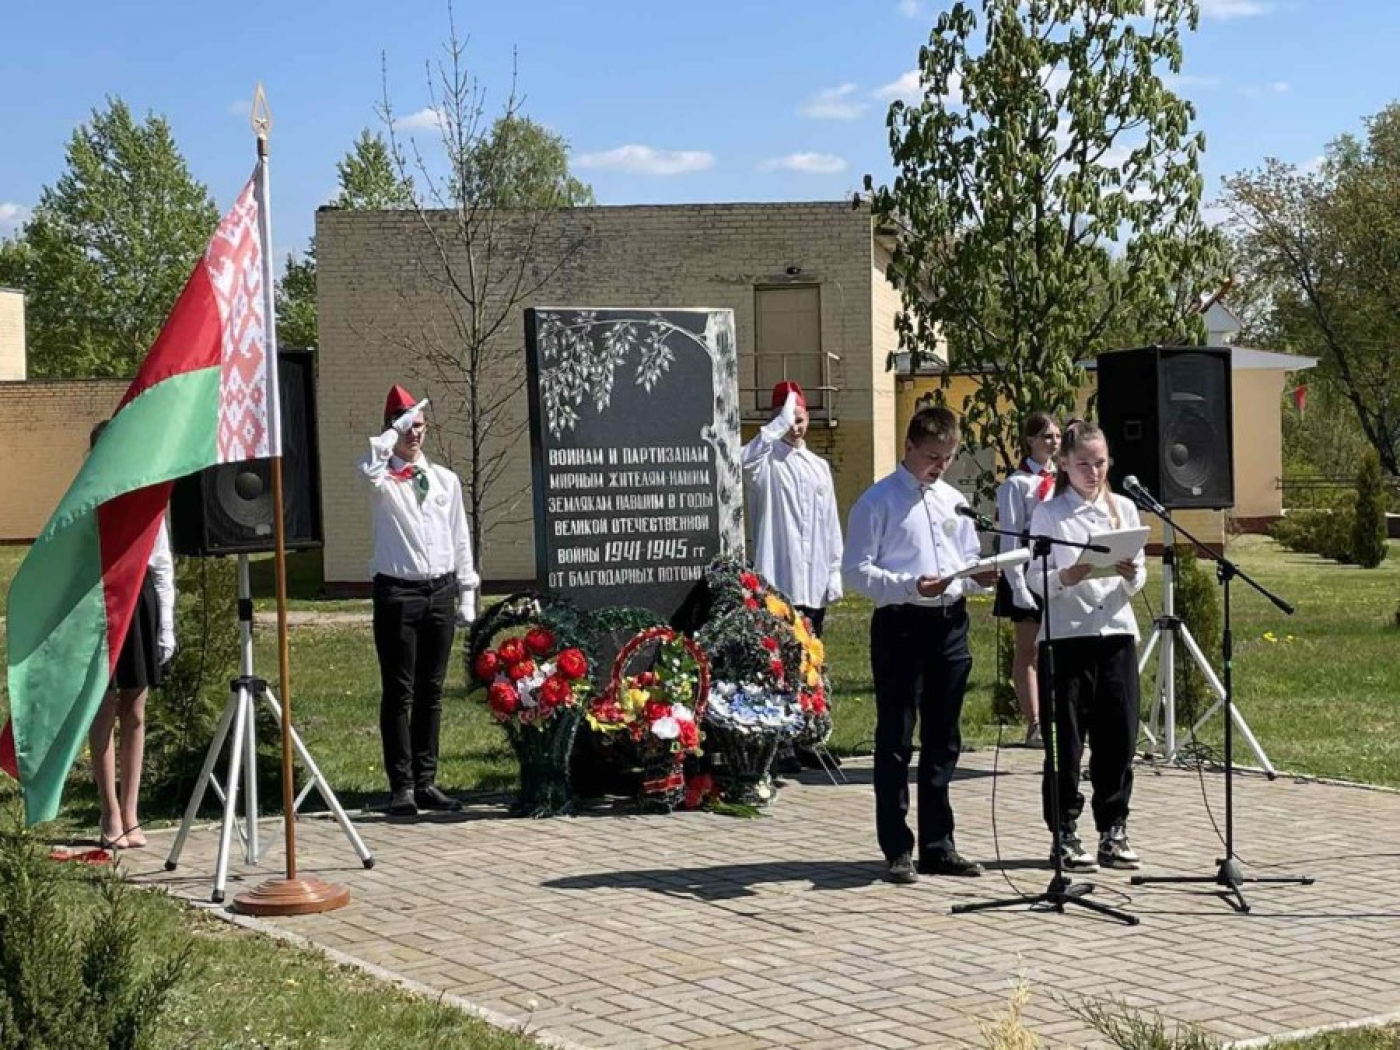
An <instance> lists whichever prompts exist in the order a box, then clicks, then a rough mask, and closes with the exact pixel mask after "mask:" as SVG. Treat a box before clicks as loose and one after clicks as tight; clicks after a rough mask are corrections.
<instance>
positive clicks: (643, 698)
mask: <svg viewBox="0 0 1400 1050" xmlns="http://www.w3.org/2000/svg"><path fill="white" fill-rule="evenodd" d="M650 697H651V694H650V693H648V692H647V691H646V690H645V689H637V688H632V689H629V690H627V695H626V697H624V699H623V703H622V706H623V707H625V708H626V709H627V710H629V711H640V710H641V709H642V708H644V707H646V705H647V700H648V699H650Z"/></svg>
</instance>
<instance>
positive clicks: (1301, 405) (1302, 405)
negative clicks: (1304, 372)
mask: <svg viewBox="0 0 1400 1050" xmlns="http://www.w3.org/2000/svg"><path fill="white" fill-rule="evenodd" d="M1293 407H1294V408H1296V409H1297V410H1298V415H1300V416H1301V415H1302V414H1303V410H1304V409H1306V408H1307V407H1308V388H1307V387H1306V386H1295V387H1294V388H1293Z"/></svg>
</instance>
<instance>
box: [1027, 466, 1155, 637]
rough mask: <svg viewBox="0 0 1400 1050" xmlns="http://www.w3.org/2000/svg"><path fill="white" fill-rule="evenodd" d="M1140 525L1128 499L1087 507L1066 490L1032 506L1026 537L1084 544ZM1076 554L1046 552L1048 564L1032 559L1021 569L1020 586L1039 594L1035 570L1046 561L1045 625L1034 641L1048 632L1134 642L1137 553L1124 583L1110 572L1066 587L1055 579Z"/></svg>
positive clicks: (1141, 576) (1140, 567)
mask: <svg viewBox="0 0 1400 1050" xmlns="http://www.w3.org/2000/svg"><path fill="white" fill-rule="evenodd" d="M1109 499H1111V500H1113V506H1114V508H1115V509H1116V510H1117V512H1118V516H1117V517H1118V520H1117V522H1116V523H1115V522H1114V520H1113V517H1111V516H1110V514H1109V511H1108V503H1107V500H1109ZM1140 524H1141V522H1140V521H1139V520H1138V512H1137V507H1136V506H1134V505H1133V503H1132V501H1131V500H1128V499H1126V498H1124V497H1123V496H1116V495H1113V494H1112V493H1109V494H1107V495H1106V496H1105V495H1100V496H1099V497H1098V499H1096V500H1095V501H1094V502H1092V503H1090V502H1088V501H1087V500H1085V499H1084V497H1083V496H1081V495H1079V493H1078V492H1076V491H1075V490H1074V489H1073V488H1072V487H1071V488H1067V489H1065V491H1064V492H1062V493H1060V495H1058V496H1056V497H1055V498H1054V499H1050V500H1046V501H1045V502H1044V503H1042V504H1040V505H1039V506H1037V507H1036V508H1035V512H1034V513H1033V514H1032V515H1031V531H1032V532H1036V533H1043V534H1044V535H1046V536H1054V537H1057V538H1059V539H1064V540H1073V541H1074V542H1076V543H1088V542H1089V541H1090V539H1091V537H1093V536H1094V535H1095V534H1096V533H1103V532H1110V531H1113V530H1115V529H1135V528H1137V527H1138V526H1139V525H1140ZM1079 554H1080V551H1079V549H1078V548H1075V547H1059V546H1056V547H1052V548H1051V550H1050V555H1049V558H1048V559H1041V558H1036V559H1032V560H1031V562H1030V563H1029V564H1028V566H1027V568H1026V582H1027V583H1028V584H1030V587H1031V590H1033V591H1035V592H1036V593H1037V594H1041V593H1042V591H1043V590H1044V582H1043V581H1044V577H1043V576H1042V568H1041V566H1042V563H1043V562H1044V561H1046V560H1048V561H1049V562H1050V578H1049V582H1050V593H1049V594H1048V595H1046V596H1045V597H1046V598H1047V601H1046V613H1045V623H1043V624H1041V628H1040V637H1041V638H1042V639H1044V638H1045V637H1046V630H1047V628H1048V629H1049V631H1050V632H1051V634H1050V637H1052V638H1056V639H1060V638H1091V637H1094V636H1096V635H1110V634H1129V635H1132V636H1133V638H1134V639H1137V638H1140V637H1141V635H1140V634H1139V633H1138V625H1137V617H1136V616H1134V615H1133V606H1132V599H1133V595H1135V594H1137V592H1138V591H1140V590H1142V586H1143V584H1144V583H1146V582H1147V558H1146V556H1145V554H1144V553H1143V552H1142V551H1138V552H1137V556H1136V557H1134V558H1133V565H1134V566H1135V567H1136V569H1135V571H1134V573H1133V577H1132V579H1130V580H1125V579H1124V578H1123V577H1122V576H1119V575H1118V573H1117V571H1116V570H1115V571H1114V572H1113V573H1112V575H1109V576H1101V577H1098V578H1095V579H1088V580H1081V581H1080V582H1079V583H1076V584H1075V585H1073V586H1072V587H1067V586H1065V584H1064V583H1063V582H1062V581H1061V580H1060V574H1059V570H1060V569H1066V568H1069V566H1071V565H1073V564H1074V563H1075V562H1076V561H1078V560H1079Z"/></svg>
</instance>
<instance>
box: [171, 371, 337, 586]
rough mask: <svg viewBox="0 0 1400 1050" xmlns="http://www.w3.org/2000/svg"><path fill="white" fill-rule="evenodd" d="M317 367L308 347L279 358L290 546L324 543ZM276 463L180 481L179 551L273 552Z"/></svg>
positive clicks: (258, 462) (175, 519)
mask: <svg viewBox="0 0 1400 1050" xmlns="http://www.w3.org/2000/svg"><path fill="white" fill-rule="evenodd" d="M314 368H315V362H314V360H313V358H312V355H311V352H310V351H308V350H283V351H281V352H279V353H278V355H277V385H278V390H279V391H280V394H281V397H280V400H281V407H282V509H283V515H282V517H283V524H284V528H285V532H286V549H287V550H289V551H302V550H312V549H315V548H318V547H320V546H322V545H323V542H324V537H325V533H324V531H323V529H322V523H321V468H320V456H319V453H318V451H317V440H316V395H315V375H314ZM274 525H275V522H274V520H273V510H272V465H271V460H267V459H252V460H246V461H244V462H241V463H221V464H219V465H217V466H213V467H209V468H207V469H206V470H202V471H200V472H199V473H198V474H191V475H189V476H188V477H184V478H180V479H179V480H177V481H176V482H175V487H174V490H173V492H172V493H171V496H170V543H171V546H172V547H173V548H174V550H175V553H176V554H182V555H185V556H186V557H197V558H203V557H212V556H217V555H221V554H265V553H268V552H270V551H271V550H272V549H273V527H274Z"/></svg>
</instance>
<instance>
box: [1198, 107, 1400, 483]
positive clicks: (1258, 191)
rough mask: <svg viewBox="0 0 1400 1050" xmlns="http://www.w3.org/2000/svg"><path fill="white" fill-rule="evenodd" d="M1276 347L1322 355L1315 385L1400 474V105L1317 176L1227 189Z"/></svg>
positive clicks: (1286, 168) (1287, 176)
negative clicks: (1341, 404)
mask: <svg viewBox="0 0 1400 1050" xmlns="http://www.w3.org/2000/svg"><path fill="white" fill-rule="evenodd" d="M1223 203H1224V205H1225V206H1226V207H1227V208H1228V209H1229V211H1230V214H1231V221H1230V223H1229V224H1228V225H1229V230H1230V233H1231V236H1232V238H1233V240H1234V244H1235V247H1236V249H1237V251H1238V254H1239V256H1240V258H1241V259H1243V260H1245V261H1246V265H1247V269H1246V276H1247V279H1248V281H1249V282H1251V283H1253V284H1255V285H1257V286H1258V287H1259V288H1261V289H1262V290H1263V294H1264V295H1265V296H1266V297H1267V302H1268V309H1267V311H1266V312H1265V316H1264V321H1263V324H1262V325H1261V327H1263V328H1264V329H1265V332H1266V334H1267V336H1268V337H1269V338H1270V339H1271V340H1272V344H1271V345H1277V346H1280V347H1284V348H1297V349H1299V350H1301V351H1303V352H1314V353H1320V355H1321V362H1320V365H1319V368H1318V372H1317V380H1318V381H1319V382H1320V383H1322V384H1325V385H1327V386H1329V387H1331V388H1332V389H1334V390H1335V391H1336V392H1338V393H1339V394H1340V395H1341V396H1343V397H1344V398H1345V399H1346V400H1347V402H1348V403H1349V404H1350V405H1351V407H1352V409H1353V410H1354V411H1355V414H1356V418H1357V420H1358V422H1359V423H1360V426H1361V429H1362V432H1363V433H1364V434H1365V435H1366V440H1367V441H1368V442H1370V444H1371V446H1372V447H1373V448H1374V449H1375V450H1376V453H1377V455H1378V456H1379V457H1380V461H1381V464H1382V465H1383V466H1384V467H1385V469H1386V471H1387V472H1388V473H1389V474H1390V475H1392V476H1394V475H1396V474H1397V473H1400V369H1397V368H1395V367H1394V364H1393V362H1394V359H1395V351H1396V347H1397V345H1400V254H1397V252H1396V250H1395V246H1396V244H1397V243H1400V103H1392V104H1391V105H1389V106H1387V107H1386V108H1385V109H1384V110H1382V111H1381V112H1380V113H1378V114H1377V115H1376V116H1375V117H1373V118H1371V119H1370V120H1368V121H1367V136H1366V141H1365V142H1362V141H1360V140H1358V139H1356V138H1355V137H1354V136H1351V135H1344V136H1342V137H1341V138H1338V139H1337V140H1336V141H1334V142H1333V143H1332V144H1331V145H1329V146H1328V148H1327V152H1326V155H1325V159H1324V161H1323V163H1322V165H1321V167H1320V169H1318V170H1316V171H1313V170H1308V169H1303V168H1297V167H1293V166H1291V165H1287V164H1284V163H1282V162H1281V161H1278V160H1275V159H1273V158H1270V159H1268V160H1266V161H1265V163H1264V165H1263V167H1261V168H1259V169H1257V170H1254V171H1249V172H1241V173H1240V174H1237V175H1235V176H1234V177H1233V178H1230V179H1227V180H1226V183H1225V195H1224V198H1223Z"/></svg>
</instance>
